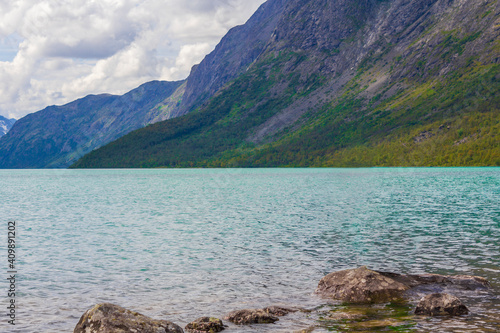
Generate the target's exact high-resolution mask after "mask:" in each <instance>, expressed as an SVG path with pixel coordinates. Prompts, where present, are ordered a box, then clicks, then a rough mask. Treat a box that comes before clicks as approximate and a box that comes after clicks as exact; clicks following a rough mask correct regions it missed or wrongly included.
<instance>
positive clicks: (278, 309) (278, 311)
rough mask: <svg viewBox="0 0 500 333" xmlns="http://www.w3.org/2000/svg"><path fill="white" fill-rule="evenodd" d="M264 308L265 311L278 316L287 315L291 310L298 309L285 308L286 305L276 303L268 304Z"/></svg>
mask: <svg viewBox="0 0 500 333" xmlns="http://www.w3.org/2000/svg"><path fill="white" fill-rule="evenodd" d="M262 310H264V311H265V312H267V313H268V314H270V315H272V316H277V317H282V316H285V315H287V314H289V313H291V312H297V311H298V310H295V309H291V308H285V307H282V306H276V305H273V306H268V307H267V308H264V309H262Z"/></svg>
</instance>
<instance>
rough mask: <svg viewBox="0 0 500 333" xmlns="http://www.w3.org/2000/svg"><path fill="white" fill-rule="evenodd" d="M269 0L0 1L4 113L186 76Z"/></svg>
mask: <svg viewBox="0 0 500 333" xmlns="http://www.w3.org/2000/svg"><path fill="white" fill-rule="evenodd" d="M264 2H265V1H264V0H0V115H2V116H4V117H7V118H16V119H19V118H21V117H23V116H25V115H26V114H28V113H32V112H35V111H38V110H41V109H43V108H45V107H46V106H49V105H62V104H65V103H69V102H71V101H73V100H75V99H78V98H80V97H84V96H86V95H88V94H100V93H111V94H124V93H125V92H127V91H130V90H132V89H134V88H136V87H137V86H139V85H140V84H142V83H144V82H148V81H151V80H168V81H174V80H181V79H185V78H186V77H187V76H188V75H189V71H190V69H191V67H192V66H193V65H195V64H197V63H199V62H200V61H201V60H202V59H203V57H204V56H205V55H206V54H208V53H210V51H212V50H213V49H214V47H215V45H216V44H217V43H218V42H219V41H220V39H221V38H222V37H223V36H224V35H225V34H226V32H227V31H228V30H229V29H230V28H232V27H234V26H236V25H239V24H243V23H245V22H246V20H248V18H249V17H250V16H251V15H252V14H253V13H254V12H255V11H256V10H257V8H258V7H259V6H260V5H261V4H262V3H264Z"/></svg>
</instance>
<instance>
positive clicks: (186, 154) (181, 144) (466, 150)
mask: <svg viewBox="0 0 500 333" xmlns="http://www.w3.org/2000/svg"><path fill="white" fill-rule="evenodd" d="M499 7H500V4H499V3H498V2H496V1H488V0H407V1H401V0H383V1H382V0H381V1H379V0H377V1H374V0H355V1H353V0H269V1H267V2H266V3H265V4H263V5H262V6H261V7H260V8H259V9H258V10H257V12H256V13H255V14H254V15H253V16H252V17H251V18H250V19H249V20H248V22H247V23H246V24H245V25H242V26H238V27H235V28H233V29H231V30H230V31H229V32H228V33H227V35H226V36H225V37H224V38H222V40H221V42H220V43H219V45H217V47H216V48H215V50H214V51H213V52H212V53H210V54H209V55H207V56H206V57H205V59H204V60H203V61H202V62H201V63H200V64H199V65H197V66H194V67H193V69H192V71H191V74H190V75H189V77H188V78H187V79H186V80H185V81H182V82H173V83H169V82H151V83H147V84H145V85H143V86H141V87H139V88H137V89H136V90H133V91H132V92H130V93H128V94H126V95H124V96H110V95H100V96H88V97H85V98H83V99H81V100H77V101H75V102H72V103H70V104H67V105H65V106H52V107H48V108H46V109H44V110H42V111H39V112H37V113H35V114H32V115H28V116H27V117H25V118H23V119H20V120H19V121H18V122H17V123H16V124H15V125H14V126H13V128H12V129H11V131H10V132H9V133H8V134H7V135H5V136H4V137H2V138H0V167H2V168H27V167H37V168H42V167H67V166H69V165H70V164H71V163H73V162H75V161H77V160H78V159H79V158H80V157H81V156H83V155H84V154H87V153H89V154H87V155H85V156H84V157H83V158H82V159H80V160H78V162H76V163H75V164H74V165H73V167H100V168H101V167H274V166H355V167H357V166H427V165H435V166H461V165H464V166H472V165H500V137H499V133H500V110H499V105H500V94H499V88H500V38H499V35H500V10H499ZM148 124H150V125H148ZM146 125H148V126H146ZM144 126H146V127H144ZM141 127H144V128H141ZM129 132H130V133H129ZM127 133H129V134H127ZM117 139H118V140H117ZM113 140H116V141H113ZM99 147H101V148H99ZM97 148H99V149H97Z"/></svg>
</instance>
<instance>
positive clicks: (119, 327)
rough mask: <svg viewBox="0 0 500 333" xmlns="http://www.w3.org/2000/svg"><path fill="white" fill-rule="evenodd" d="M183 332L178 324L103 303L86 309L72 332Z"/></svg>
mask: <svg viewBox="0 0 500 333" xmlns="http://www.w3.org/2000/svg"><path fill="white" fill-rule="evenodd" d="M128 332H130V333H132V332H141V333H183V332H184V331H183V330H182V328H181V327H180V326H177V325H176V324H174V323H172V322H170V321H167V320H155V319H151V318H149V317H146V316H144V315H142V314H140V313H137V312H134V311H130V310H127V309H124V308H122V307H121V306H118V305H114V304H110V303H103V304H97V305H95V306H94V307H93V308H91V309H89V310H87V311H86V312H85V313H84V314H83V316H82V317H81V318H80V321H79V322H78V324H77V325H76V327H75V329H74V331H73V333H128Z"/></svg>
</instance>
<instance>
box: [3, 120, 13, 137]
mask: <svg viewBox="0 0 500 333" xmlns="http://www.w3.org/2000/svg"><path fill="white" fill-rule="evenodd" d="M15 122H16V120H15V119H7V118H5V117H2V116H0V137H2V136H4V135H5V134H6V133H7V132H8V131H9V130H10V129H11V128H12V125H14V123H15Z"/></svg>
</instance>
